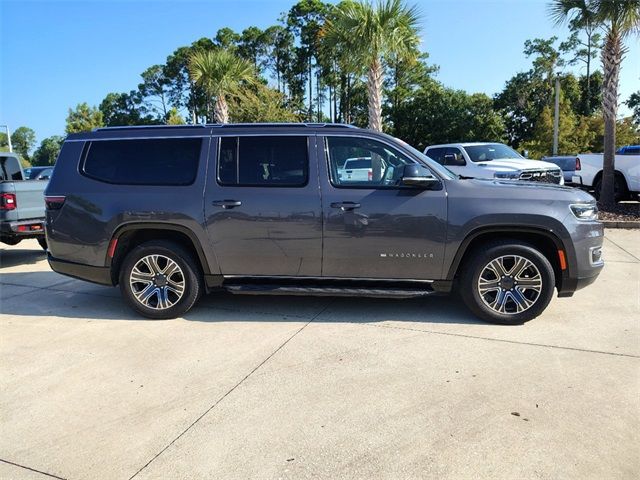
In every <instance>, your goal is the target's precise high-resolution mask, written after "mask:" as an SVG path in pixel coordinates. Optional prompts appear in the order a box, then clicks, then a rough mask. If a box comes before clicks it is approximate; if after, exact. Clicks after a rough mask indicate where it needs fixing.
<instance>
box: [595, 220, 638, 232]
mask: <svg viewBox="0 0 640 480" xmlns="http://www.w3.org/2000/svg"><path fill="white" fill-rule="evenodd" d="M600 222H601V223H602V225H604V228H622V229H627V230H631V229H636V228H638V229H640V222H636V221H632V222H629V221H627V222H625V221H622V222H614V221H611V220H600Z"/></svg>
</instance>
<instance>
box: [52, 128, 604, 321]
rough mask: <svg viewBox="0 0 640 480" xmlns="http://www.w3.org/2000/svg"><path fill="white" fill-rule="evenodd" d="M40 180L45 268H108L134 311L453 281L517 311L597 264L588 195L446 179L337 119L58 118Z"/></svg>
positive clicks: (400, 294)
mask: <svg viewBox="0 0 640 480" xmlns="http://www.w3.org/2000/svg"><path fill="white" fill-rule="evenodd" d="M354 158H365V159H367V168H369V171H367V172H364V173H366V174H360V175H357V176H355V175H354V176H353V177H352V176H351V175H345V174H344V173H343V172H344V171H346V170H344V168H343V167H344V166H345V162H346V161H347V160H349V159H354ZM369 166H370V167H369ZM339 172H340V174H339ZM360 173H362V172H360ZM45 194H46V198H45V200H46V205H47V220H46V230H47V238H48V242H49V263H50V264H51V267H52V268H53V269H54V270H55V271H57V272H60V273H63V274H67V275H70V276H73V277H78V278H81V279H85V280H89V281H93V282H97V283H101V284H104V285H116V284H119V285H120V288H121V290H122V294H123V296H124V298H125V299H126V300H127V302H128V303H129V304H130V305H131V306H132V307H133V308H134V309H135V310H136V311H137V312H139V313H140V314H142V315H145V316H147V317H150V318H172V317H176V316H180V315H182V314H184V313H185V312H187V311H188V310H189V309H190V308H191V307H192V306H193V305H194V303H195V302H196V301H197V299H198V298H199V296H200V295H201V294H202V293H204V292H206V291H210V290H214V289H226V290H228V291H231V292H233V293H249V294H283V295H370V296H376V297H392V298H408V297H417V296H423V295H430V294H434V293H448V292H450V291H451V290H452V288H456V289H458V291H459V292H460V294H461V296H462V298H463V299H464V301H465V303H466V304H467V306H468V307H469V308H470V309H471V310H472V311H473V313H475V314H476V315H477V316H478V317H480V318H483V319H485V320H488V321H491V322H498V323H507V324H517V323H522V322H525V321H527V320H530V319H532V318H534V317H536V316H538V315H539V314H540V313H542V311H543V310H544V309H545V308H546V306H547V305H548V303H549V301H550V300H551V297H552V295H553V291H554V289H557V291H558V295H559V296H571V295H572V294H573V292H574V291H575V290H577V289H578V288H581V287H584V286H586V285H588V284H590V283H591V282H593V281H594V280H595V279H596V277H597V276H598V274H599V272H600V270H601V269H602V266H603V262H602V259H601V252H600V250H601V245H602V241H603V236H602V235H603V228H602V225H601V224H600V223H599V222H597V221H596V216H597V210H596V206H595V202H594V199H593V198H592V197H591V196H590V195H588V194H586V193H584V192H581V191H579V190H576V189H572V188H568V187H562V186H558V185H553V184H541V183H534V182H523V181H510V180H500V179H494V180H475V179H468V178H461V177H458V176H457V175H455V174H452V173H451V172H450V171H449V170H447V169H446V168H445V167H443V166H441V165H439V164H437V163H435V162H434V161H432V160H430V159H429V158H427V157H426V156H424V155H423V154H422V153H420V152H419V151H417V150H415V149H413V148H412V147H410V146H409V145H407V144H406V143H404V142H402V141H400V140H397V139H395V138H393V137H390V136H388V135H384V134H380V133H376V132H372V131H368V130H362V129H357V128H353V127H348V126H345V125H329V124H327V125H325V124H262V125H261V124H252V125H198V126H182V127H172V126H167V127H137V128H132V127H127V128H125V127H122V128H106V129H97V130H95V131H93V132H90V133H83V134H75V135H70V136H69V137H68V138H67V140H66V141H65V143H64V145H63V147H62V151H61V154H60V156H59V159H58V162H57V165H56V171H55V175H54V176H53V178H52V179H51V181H50V183H49V185H48V187H47V190H46V192H45ZM425 314H426V313H425Z"/></svg>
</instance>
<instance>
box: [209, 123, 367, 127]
mask: <svg viewBox="0 0 640 480" xmlns="http://www.w3.org/2000/svg"><path fill="white" fill-rule="evenodd" d="M207 126H208V127H215V128H237V127H241V128H253V127H288V128H292V127H293V128H323V127H332V128H358V127H356V126H354V125H347V124H345V123H310V122H307V123H293V122H282V123H278V122H265V123H208V124H207Z"/></svg>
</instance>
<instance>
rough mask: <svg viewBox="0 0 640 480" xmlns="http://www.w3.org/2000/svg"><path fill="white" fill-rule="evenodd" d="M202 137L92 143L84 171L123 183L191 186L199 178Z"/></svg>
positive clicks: (102, 178) (86, 173)
mask: <svg viewBox="0 0 640 480" xmlns="http://www.w3.org/2000/svg"><path fill="white" fill-rule="evenodd" d="M201 148H202V139H201V138H158V139H145V140H102V141H96V142H91V143H90V144H89V145H88V147H87V151H86V157H85V161H84V166H83V173H84V174H85V175H86V176H88V177H91V178H94V179H96V180H100V181H102V182H107V183H115V184H122V185H190V184H192V183H193V181H194V180H195V178H196V174H197V171H198V160H199V158H200V150H201Z"/></svg>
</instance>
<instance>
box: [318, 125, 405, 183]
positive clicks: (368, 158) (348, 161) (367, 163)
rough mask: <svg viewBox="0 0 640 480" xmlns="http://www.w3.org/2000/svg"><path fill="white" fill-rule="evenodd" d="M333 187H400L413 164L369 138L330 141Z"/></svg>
mask: <svg viewBox="0 0 640 480" xmlns="http://www.w3.org/2000/svg"><path fill="white" fill-rule="evenodd" d="M326 152H327V156H328V160H329V172H330V176H331V183H332V184H333V185H334V186H336V187H364V188H382V187H398V186H400V180H401V178H402V173H403V171H404V166H405V165H409V164H412V163H415V162H413V161H412V160H410V159H409V158H408V157H406V156H405V155H403V154H402V153H400V152H399V151H397V150H396V149H394V148H392V147H390V146H388V145H386V144H384V143H381V142H378V141H376V140H371V139H368V138H358V137H327V138H326Z"/></svg>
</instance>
